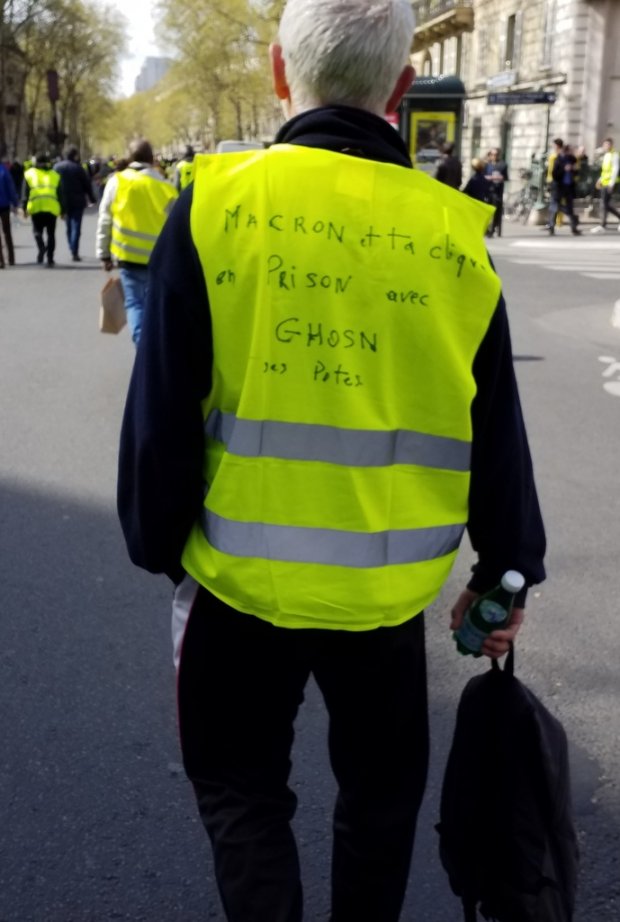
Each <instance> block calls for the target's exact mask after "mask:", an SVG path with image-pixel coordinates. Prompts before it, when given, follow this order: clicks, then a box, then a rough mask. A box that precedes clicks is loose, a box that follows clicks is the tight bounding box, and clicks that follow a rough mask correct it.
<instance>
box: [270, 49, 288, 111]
mask: <svg viewBox="0 0 620 922" xmlns="http://www.w3.org/2000/svg"><path fill="white" fill-rule="evenodd" d="M269 59H270V61H271V76H272V78H273V89H274V91H275V94H276V96H277V97H278V99H281V100H282V101H286V100H289V101H290V98H291V91H290V89H289V85H288V83H287V82H286V66H285V64H284V58H283V57H282V46H281V45H277V44H275V43H274V44H272V45H270V46H269Z"/></svg>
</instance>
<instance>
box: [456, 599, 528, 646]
mask: <svg viewBox="0 0 620 922" xmlns="http://www.w3.org/2000/svg"><path fill="white" fill-rule="evenodd" d="M478 598H480V594H479V593H478V592H472V590H471V589H465V590H464V591H463V592H462V593H461V594H460V596H459V597H458V599H457V600H456V603H455V605H454V607H453V608H452V612H451V615H452V619H451V621H450V630H451V631H456V630H458V628H460V626H461V624H462V623H463V618H464V617H465V612H466V611H467V609H468V608H469V607H470V605H471V604H472V602H475V600H476V599H478ZM524 619H525V609H524V608H513V609H512V612H511V614H510V620H509V622H508V624H507V625H506V627H505V628H502V630H500V631H493V632H492V633H491V634H489V636H488V637H487V639H486V640H485V642H484V643H483V644H482V649H481V652H482V653H483V655H484V656H489V657H490V658H491V659H498V658H499V657H500V656H504V654H505V653H508V650H509V649H510V644H511V643H513V642H514V639H515V637H516V636H517V633H518V631H519V628H520V627H521V625H522V624H523V621H524Z"/></svg>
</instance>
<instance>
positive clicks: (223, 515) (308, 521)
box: [183, 145, 500, 630]
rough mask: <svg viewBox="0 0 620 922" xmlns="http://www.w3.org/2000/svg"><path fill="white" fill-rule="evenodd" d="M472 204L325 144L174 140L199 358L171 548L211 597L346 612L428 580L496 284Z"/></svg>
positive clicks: (462, 488) (397, 604) (401, 596)
mask: <svg viewBox="0 0 620 922" xmlns="http://www.w3.org/2000/svg"><path fill="white" fill-rule="evenodd" d="M491 215H492V209H491V208H490V207H489V206H487V205H483V204H482V203H480V202H476V201H473V200H471V199H468V198H466V197H465V196H463V195H462V194H461V193H459V192H457V191H455V190H453V189H450V188H448V187H447V186H445V185H442V184H441V183H438V182H436V181H435V180H433V179H431V178H430V177H428V176H426V175H424V174H423V173H419V172H415V171H413V170H408V169H405V168H403V167H399V166H393V165H390V164H383V163H375V162H373V161H369V160H363V159H360V158H357V157H349V156H346V155H344V154H336V153H331V152H329V151H323V150H313V149H308V148H304V147H301V146H291V145H274V146H273V147H271V148H270V149H269V150H267V151H255V152H250V153H247V152H243V153H231V154H228V155H227V156H226V157H219V156H217V155H215V156H214V155H211V156H199V157H197V158H196V171H195V178H194V191H193V204H192V210H191V219H190V220H191V232H192V237H193V240H194V244H195V246H196V248H197V252H198V254H199V257H200V261H201V264H202V267H203V271H204V275H205V280H206V284H207V289H208V295H209V303H210V309H211V321H212V337H213V354H214V359H213V377H212V389H211V392H210V394H209V396H208V397H207V398H206V400H205V401H204V405H203V414H204V420H205V437H206V453H205V465H204V479H205V484H206V495H205V501H204V508H203V511H202V515H201V517H200V519H199V521H197V522H196V524H195V526H194V528H193V529H192V531H191V534H190V536H189V538H188V541H187V543H186V546H185V549H184V553H183V566H184V567H185V569H186V571H187V572H188V573H189V574H191V575H192V576H193V577H194V578H195V579H196V580H197V581H198V582H199V583H201V584H202V585H204V586H206V587H207V588H208V589H209V590H210V591H211V592H212V593H214V594H215V595H216V596H218V597H219V598H221V599H223V600H224V601H225V602H226V603H228V604H229V605H231V606H232V607H233V608H235V609H237V610H239V611H243V612H248V613H251V614H254V615H257V616H259V617H261V618H263V619H265V620H267V621H270V622H272V623H273V624H276V625H281V626H284V627H290V628H303V627H316V628H319V627H320V628H332V629H347V630H367V629H371V628H376V627H379V626H382V625H394V624H399V623H402V622H403V621H405V620H407V619H408V618H410V617H411V616H412V615H414V614H416V613H417V612H420V611H421V610H422V609H423V608H425V607H426V606H427V605H429V604H430V603H431V602H432V601H433V600H434V599H435V598H436V597H437V595H438V593H439V591H440V589H441V586H442V585H443V583H444V582H445V580H446V578H447V576H448V574H449V572H450V569H451V567H452V564H453V562H454V559H455V557H456V553H457V549H458V546H459V543H460V540H461V537H462V535H463V531H464V529H465V525H466V522H467V519H468V493H469V480H470V474H469V468H470V451H471V438H472V425H471V403H472V400H473V398H474V395H475V392H476V385H475V380H474V377H473V373H472V365H473V361H474V358H475V355H476V353H477V351H478V348H479V346H480V343H481V341H482V339H483V337H484V335H485V333H486V331H487V328H488V326H489V322H490V319H491V317H492V315H493V313H494V311H495V309H496V305H497V302H498V298H499V294H500V283H499V280H498V278H497V276H496V275H495V273H494V271H493V269H492V267H491V265H490V262H489V259H488V255H487V252H486V248H485V245H484V232H485V230H486V228H487V226H488V223H489V220H490V218H491ZM489 450H490V451H492V446H489Z"/></svg>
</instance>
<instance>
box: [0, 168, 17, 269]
mask: <svg viewBox="0 0 620 922" xmlns="http://www.w3.org/2000/svg"><path fill="white" fill-rule="evenodd" d="M18 205H19V198H18V196H17V190H16V188H15V185H14V183H13V179H12V177H11V174H10V172H9V170H8V168H7V167H6V165H5V164H4V163H2V161H0V227H1V230H0V269H4V267H5V265H6V263H5V260H4V251H3V249H2V235H3V234H4V242H5V243H6V252H7V261H8V264H9V266H14V265H15V248H14V246H13V235H12V234H11V211H17V206H18Z"/></svg>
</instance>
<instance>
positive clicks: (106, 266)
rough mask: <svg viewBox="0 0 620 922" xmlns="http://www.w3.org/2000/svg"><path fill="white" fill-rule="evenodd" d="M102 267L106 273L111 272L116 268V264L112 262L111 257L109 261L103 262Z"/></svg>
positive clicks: (104, 260)
mask: <svg viewBox="0 0 620 922" xmlns="http://www.w3.org/2000/svg"><path fill="white" fill-rule="evenodd" d="M101 265H102V267H103V269H104V270H105V271H106V272H111V271H112V269H113V268H114V263H113V262H112V260H111V259H110V257H109V256H108V258H107V259H102V260H101Z"/></svg>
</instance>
